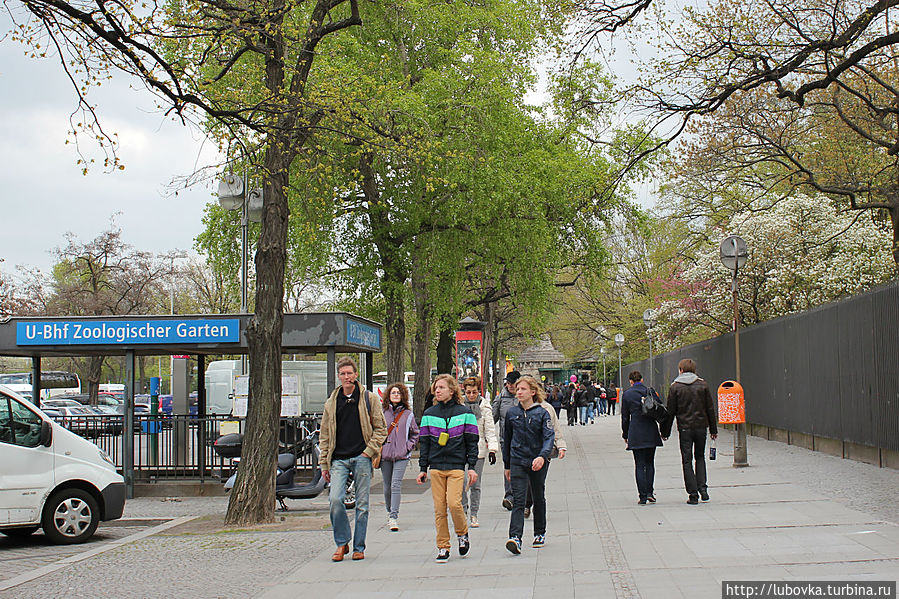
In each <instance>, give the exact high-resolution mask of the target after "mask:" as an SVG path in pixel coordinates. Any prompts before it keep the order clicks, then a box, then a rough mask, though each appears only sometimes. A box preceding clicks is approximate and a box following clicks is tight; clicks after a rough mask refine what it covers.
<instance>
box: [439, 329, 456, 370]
mask: <svg viewBox="0 0 899 599" xmlns="http://www.w3.org/2000/svg"><path fill="white" fill-rule="evenodd" d="M454 345H455V344H454V343H453V331H452V330H441V331H440V338H439V339H438V340H437V374H452V373H453V346H454Z"/></svg>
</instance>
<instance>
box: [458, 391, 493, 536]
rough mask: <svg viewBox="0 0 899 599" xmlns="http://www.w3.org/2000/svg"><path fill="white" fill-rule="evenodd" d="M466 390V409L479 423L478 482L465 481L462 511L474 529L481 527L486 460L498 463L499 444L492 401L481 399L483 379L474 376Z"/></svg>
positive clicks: (476, 468) (491, 463) (476, 470)
mask: <svg viewBox="0 0 899 599" xmlns="http://www.w3.org/2000/svg"><path fill="white" fill-rule="evenodd" d="M462 388H463V389H464V390H465V404H464V405H465V407H466V408H468V409H469V410H471V413H472V414H474V416H475V418H476V419H477V421H478V462H477V464H476V465H475V468H474V470H475V472H476V473H477V475H478V476H477V480H476V481H475V482H474V484H471V485H469V484H468V478H467V477H466V478H465V479H463V480H464V483H465V486H464V488H463V489H462V509H463V510H464V511H465V513H466V514H468V521H469V525H470V526H471V527H472V528H477V527H478V526H480V523H479V522H478V510H479V508H480V507H481V481H482V480H483V477H482V476H481V475H482V473H483V472H484V460H485V459H487V460H489V461H490V465H491V466H492V465H494V464H495V463H496V452H497V451H499V442H498V441H497V439H496V426H495V424H494V422H493V410H492V408H491V406H490V400H488V399H485V398H483V397H481V379H480V377H477V376H472V377H469V378H467V379H465V381H464V382H463V383H462Z"/></svg>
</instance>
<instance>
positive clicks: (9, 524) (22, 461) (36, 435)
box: [0, 385, 126, 544]
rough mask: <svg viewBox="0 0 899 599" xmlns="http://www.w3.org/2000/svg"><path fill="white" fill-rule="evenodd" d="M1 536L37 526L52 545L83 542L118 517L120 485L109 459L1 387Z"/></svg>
mask: <svg viewBox="0 0 899 599" xmlns="http://www.w3.org/2000/svg"><path fill="white" fill-rule="evenodd" d="M0 463H2V464H3V465H4V466H3V471H2V475H0V481H2V484H0V486H2V488H5V489H16V492H14V493H0V533H3V534H4V535H6V536H8V537H12V538H24V537H26V536H29V535H31V533H33V532H34V531H36V530H37V529H38V528H39V527H41V528H43V529H44V535H45V536H46V537H47V538H48V539H49V540H50V541H52V542H53V543H59V544H69V543H83V542H84V541H86V540H87V539H89V538H90V537H91V535H93V534H94V531H96V530H97V526H98V525H99V524H100V522H101V521H104V520H115V519H118V518H121V517H122V512H123V511H124V509H125V493H126V489H125V481H124V479H123V478H122V476H121V475H120V474H118V473H116V470H115V465H114V464H113V462H112V460H111V459H110V458H109V456H108V455H107V454H106V453H105V452H104V451H102V450H101V449H99V448H98V447H97V446H96V445H94V444H93V443H91V442H89V441H86V440H84V439H82V438H80V437H79V436H77V435H74V434H72V432H70V431H67V430H66V429H64V428H63V427H61V426H60V425H59V424H57V423H55V422H53V420H51V419H50V418H48V417H47V414H46V413H44V412H42V411H41V410H39V409H38V408H37V406H35V405H34V404H32V403H31V402H30V401H28V400H26V399H25V398H23V397H22V396H20V395H18V394H17V393H15V392H13V391H12V390H11V389H9V388H8V387H5V386H2V385H0Z"/></svg>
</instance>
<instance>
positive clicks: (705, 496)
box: [699, 491, 709, 501]
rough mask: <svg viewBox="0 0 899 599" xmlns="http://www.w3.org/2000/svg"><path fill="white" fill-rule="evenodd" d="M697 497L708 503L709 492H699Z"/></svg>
mask: <svg viewBox="0 0 899 599" xmlns="http://www.w3.org/2000/svg"><path fill="white" fill-rule="evenodd" d="M699 497H700V498H701V499H702V500H703V501H708V500H709V492H708V491H700V492H699Z"/></svg>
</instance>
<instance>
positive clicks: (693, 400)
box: [661, 358, 718, 505]
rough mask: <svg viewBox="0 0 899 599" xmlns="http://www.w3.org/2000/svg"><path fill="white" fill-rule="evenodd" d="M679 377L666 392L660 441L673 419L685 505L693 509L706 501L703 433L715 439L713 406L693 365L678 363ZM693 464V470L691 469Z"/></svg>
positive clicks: (686, 361) (710, 397)
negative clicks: (677, 442) (701, 501)
mask: <svg viewBox="0 0 899 599" xmlns="http://www.w3.org/2000/svg"><path fill="white" fill-rule="evenodd" d="M677 369H678V371H679V373H680V374H679V375H678V377H677V378H676V379H674V382H673V383H672V384H671V389H670V390H669V391H668V405H667V406H666V407H667V408H668V418H667V419H666V420H665V422H663V423H662V426H661V429H662V431H661V432H662V440H663V441H667V440H668V437H669V436H670V435H671V426H672V424H674V420H675V419H677V435H678V441H679V442H680V454H681V464H682V466H683V471H684V487H686V489H687V503H689V504H691V505H696V504H697V503H699V499H700V498H702V500H703V501H708V500H709V490H708V481H707V478H706V468H705V439H706V432H708V433H709V436H710V437H711V438H712V439H717V438H718V417H717V416H716V414H715V408H716V402H715V400H714V399H713V398H712V392H711V391H710V390H709V386H708V384H707V383H706V382H705V381H704V380H702V379H701V378H699V377H698V376H696V362H694V361H693V360H691V359H690V358H684V359H683V360H681V361H680V362H679V363H678V365H677ZM694 463H695V466H694Z"/></svg>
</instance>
